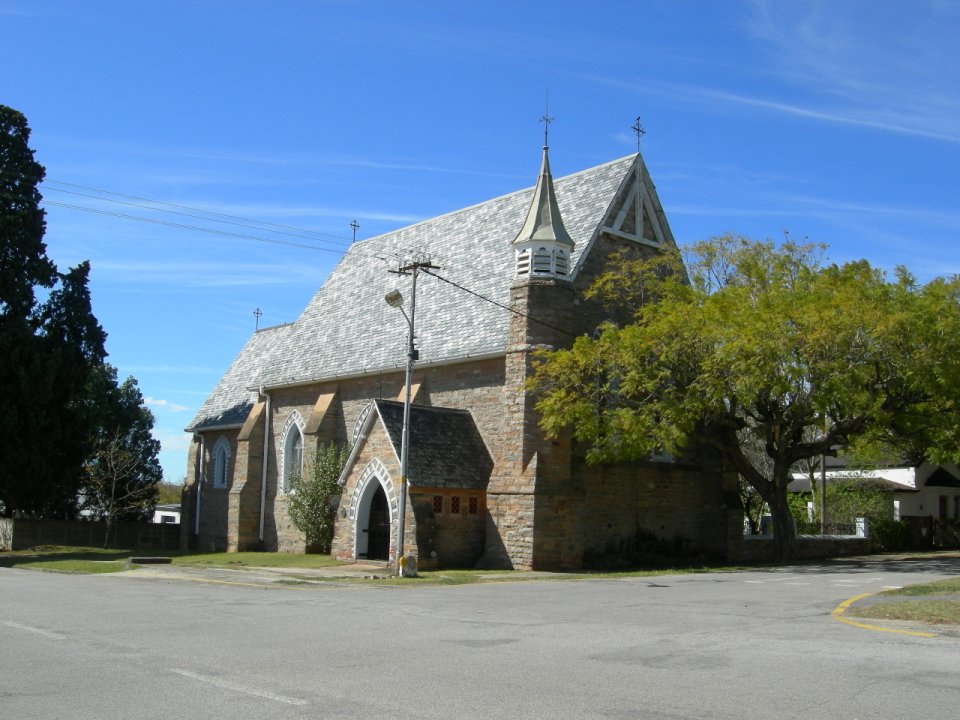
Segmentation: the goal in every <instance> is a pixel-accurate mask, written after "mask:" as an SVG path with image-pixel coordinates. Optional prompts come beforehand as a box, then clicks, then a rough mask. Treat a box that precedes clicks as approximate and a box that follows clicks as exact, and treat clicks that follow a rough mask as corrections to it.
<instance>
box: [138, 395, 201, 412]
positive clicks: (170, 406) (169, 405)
mask: <svg viewBox="0 0 960 720" xmlns="http://www.w3.org/2000/svg"><path fill="white" fill-rule="evenodd" d="M143 401H144V402H145V403H146V404H147V405H149V406H150V407H155V408H160V409H162V410H166V411H167V412H171V413H180V412H185V411H187V410H190V408H188V407H187V406H186V405H178V404H177V403H174V402H170V401H169V400H162V399H159V398H154V397H150V396H147V397H145V398H144V399H143Z"/></svg>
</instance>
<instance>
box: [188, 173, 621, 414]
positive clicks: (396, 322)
mask: <svg viewBox="0 0 960 720" xmlns="http://www.w3.org/2000/svg"><path fill="white" fill-rule="evenodd" d="M636 157H637V156H636V155H631V156H628V157H624V158H621V159H619V160H614V161H612V162H609V163H606V164H604V165H599V166H597V167H594V168H590V169H589V170H583V171H581V172H578V173H575V174H573V175H568V176H566V177H562V178H557V179H556V180H555V181H554V184H555V188H556V195H557V201H558V203H559V206H560V211H561V213H562V216H563V224H564V226H565V227H566V229H567V232H568V233H569V235H570V237H571V238H572V239H573V241H574V243H575V244H576V245H575V247H574V250H573V253H572V258H571V259H572V263H571V267H572V272H571V274H572V275H575V273H576V268H577V264H578V262H579V260H580V257H581V254H582V253H583V251H584V249H585V248H587V247H588V246H589V244H590V240H591V239H592V238H593V236H594V234H595V233H596V232H597V231H598V229H599V227H600V225H601V223H602V222H603V220H604V218H605V216H606V214H607V212H608V208H609V206H610V205H611V203H612V202H613V201H614V200H615V198H616V195H617V191H618V189H619V188H620V185H621V183H622V182H623V181H624V178H625V177H626V176H627V175H628V173H629V172H631V168H632V167H633V163H634V161H635V159H636ZM533 192H534V189H533V188H532V187H530V188H528V189H526V190H522V191H519V192H515V193H512V194H510V195H504V196H502V197H498V198H495V199H493V200H489V201H487V202H484V203H481V204H479V205H474V206H472V207H468V208H465V209H463V210H458V211H456V212H452V213H449V214H447V215H442V216H440V217H437V218H433V219H431V220H426V221H424V222H421V223H417V224H416V225H411V226H409V227H405V228H401V229H400V230H396V231H394V232H390V233H386V234H384V235H379V236H377V237H374V238H370V239H368V240H364V241H362V242H357V243H355V244H354V245H352V246H351V247H350V249H349V250H348V251H347V252H346V254H345V255H344V256H343V257H342V258H341V259H340V262H339V263H338V264H337V266H336V267H335V268H334V269H333V271H332V272H331V273H330V275H329V277H328V278H327V280H326V282H324V284H323V286H322V287H321V288H320V289H319V290H318V291H317V293H316V294H315V295H314V297H313V299H312V300H311V301H310V303H309V304H308V305H307V307H306V309H305V310H304V311H303V313H302V314H301V315H300V317H299V318H298V319H297V321H296V322H295V323H293V325H292V326H290V327H289V328H287V329H285V330H283V331H282V332H278V333H276V335H275V336H271V337H270V341H269V342H266V338H267V336H263V337H258V336H257V335H255V336H254V337H253V338H251V340H250V342H248V343H247V345H246V346H245V347H244V349H243V350H242V351H241V353H240V356H239V357H238V358H237V360H236V361H235V362H234V364H233V365H232V366H231V367H230V370H228V371H227V374H226V375H224V377H223V379H222V380H221V381H220V383H219V384H218V385H217V387H216V389H215V390H214V392H213V394H212V395H211V397H210V398H209V399H208V400H207V401H206V402H205V403H204V405H203V406H202V407H201V408H200V412H198V414H197V416H196V418H195V419H194V421H193V424H192V425H191V426H190V427H189V428H188V429H191V430H192V429H201V428H202V427H204V426H214V425H220V424H225V422H226V420H224V419H223V418H227V417H230V418H233V417H234V416H235V415H238V414H239V412H240V409H241V408H242V403H243V402H247V403H250V402H252V401H253V398H252V396H250V393H249V392H247V391H246V389H247V388H250V387H254V386H261V385H262V386H266V387H268V388H269V387H280V386H283V385H295V384H302V383H308V382H312V381H320V380H325V379H333V378H336V377H337V376H350V375H360V374H364V373H367V372H374V371H377V370H381V369H387V368H394V367H395V368H401V367H403V365H404V363H405V358H406V338H407V325H406V322H405V321H404V319H403V315H402V314H401V313H400V312H399V310H396V309H393V308H390V307H388V306H387V305H386V303H385V302H384V300H383V296H384V294H386V293H387V292H388V291H390V290H392V289H394V288H397V289H399V290H400V291H401V292H402V293H403V295H404V297H405V298H406V300H407V302H409V296H410V278H409V277H404V276H397V275H394V274H391V273H389V272H388V271H389V270H391V269H396V267H397V266H398V265H399V264H400V262H401V261H403V260H408V259H411V258H412V257H413V256H414V255H417V256H427V257H429V258H430V260H432V262H433V263H434V265H438V266H440V270H438V271H436V272H437V274H439V275H441V276H443V277H445V278H447V279H448V280H451V281H452V282H454V283H457V284H458V285H461V286H463V287H466V288H469V289H470V290H471V291H473V292H475V293H478V294H479V295H482V296H484V297H486V298H489V299H491V300H494V301H496V302H498V303H501V304H504V305H506V304H509V301H510V285H511V283H512V282H513V279H514V268H513V263H514V257H513V253H514V249H513V246H512V241H513V239H514V238H515V237H516V235H517V232H518V231H519V229H520V228H521V227H522V226H523V223H524V220H525V218H526V215H527V211H528V209H529V206H530V202H531V199H532V197H533ZM509 320H510V316H509V313H508V312H507V311H506V310H504V309H502V308H499V307H497V306H496V305H494V304H492V303H490V302H486V301H484V300H482V299H480V298H478V297H476V296H474V295H470V294H468V293H466V292H464V291H462V290H459V289H457V288H456V287H454V286H452V285H449V284H447V283H444V282H441V281H440V280H437V279H436V278H432V277H430V276H428V275H424V274H421V275H420V278H419V280H418V284H417V310H416V331H417V346H418V348H419V350H420V363H421V364H424V363H431V362H442V361H449V360H454V359H461V358H468V357H476V356H484V355H493V354H499V353H503V352H504V351H505V349H506V342H507V329H508V325H509ZM246 369H249V370H250V373H249V375H247V376H245V375H244V371H245V370H246ZM248 407H249V405H248Z"/></svg>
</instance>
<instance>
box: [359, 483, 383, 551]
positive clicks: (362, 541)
mask: <svg viewBox="0 0 960 720" xmlns="http://www.w3.org/2000/svg"><path fill="white" fill-rule="evenodd" d="M356 517H357V545H356V548H357V558H358V559H361V558H365V559H367V560H389V559H390V503H389V501H388V500H387V493H386V492H385V491H384V489H383V485H381V484H380V483H379V481H378V480H377V479H376V478H375V477H374V478H371V480H370V482H369V483H368V484H367V487H366V489H365V490H364V492H363V497H362V498H361V500H360V503H359V505H358V507H357V515H356Z"/></svg>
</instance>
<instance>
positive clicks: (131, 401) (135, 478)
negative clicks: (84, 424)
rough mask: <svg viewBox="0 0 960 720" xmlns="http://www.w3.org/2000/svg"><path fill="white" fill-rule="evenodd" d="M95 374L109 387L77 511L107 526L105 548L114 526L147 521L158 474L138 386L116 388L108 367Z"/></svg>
mask: <svg viewBox="0 0 960 720" xmlns="http://www.w3.org/2000/svg"><path fill="white" fill-rule="evenodd" d="M100 374H101V375H103V376H105V377H103V378H101V379H102V380H103V381H104V382H105V383H106V384H108V385H110V384H112V385H113V387H112V389H111V390H110V391H109V393H108V394H107V400H106V402H105V403H104V404H103V405H102V406H101V408H102V412H103V414H102V415H101V417H100V418H99V420H100V422H99V425H98V432H97V442H96V447H95V450H94V452H93V453H92V454H91V455H90V456H89V458H88V459H87V461H86V462H85V463H84V465H83V487H82V491H81V496H82V508H83V509H84V510H86V511H87V512H89V513H90V514H91V515H93V516H94V517H98V518H102V519H103V520H105V521H106V523H107V534H106V541H105V542H106V543H109V542H110V541H111V539H112V537H113V530H114V527H115V523H116V521H118V520H147V519H149V517H150V515H151V513H152V512H153V508H154V506H155V505H156V502H157V486H158V485H159V483H160V481H161V480H162V479H163V470H162V468H161V467H160V460H159V458H158V454H159V452H160V443H159V441H157V440H155V439H154V438H153V436H152V435H151V431H152V430H153V422H154V418H153V413H151V412H150V410H149V408H147V407H146V405H145V404H144V402H143V395H141V393H140V388H139V387H137V381H136V380H135V379H134V378H132V377H128V378H127V379H126V380H124V382H123V383H122V384H121V385H119V386H117V385H116V370H115V369H114V368H113V367H111V366H109V365H104V367H103V369H102V370H101V371H100ZM105 547H106V545H105Z"/></svg>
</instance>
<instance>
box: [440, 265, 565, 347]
mask: <svg viewBox="0 0 960 720" xmlns="http://www.w3.org/2000/svg"><path fill="white" fill-rule="evenodd" d="M423 272H424V273H425V274H427V275H430V276H431V277H435V278H436V279H437V280H440V281H441V282H445V283H447V284H448V285H452V286H453V287H455V288H457V289H458V290H462V291H463V292H465V293H468V294H470V295H473V296H474V297H476V298H479V299H480V300H483V301H485V302H488V303H490V304H491V305H496V306H497V307H498V308H502V309H503V310H506V311H507V312H510V313H513V314H514V315H517V316H518V317H522V318H526V319H527V320H532V321H533V322H535V323H538V324H539V325H543V326H544V327H547V328H550V329H551V330H556V331H557V332H560V333H563V334H564V335H568V336H569V337H577V335H576V333H572V332H570V331H569V330H565V329H564V328H562V327H557V326H556V325H552V324H550V323H548V322H547V321H546V320H541V319H540V318H538V317H536V316H534V315H528V314H527V313H523V312H520V311H519V310H515V309H514V308H512V307H510V306H509V305H504V304H503V303H501V302H497V301H496V300H494V299H492V298H488V297H487V296H485V295H481V294H480V293H478V292H476V291H475V290H471V289H470V288H466V287H464V286H463V285H460V284H459V283H456V282H454V281H453V280H450V279H448V278H445V277H443V276H442V275H438V274H437V273H435V272H431V271H430V270H427V269H424V270H423Z"/></svg>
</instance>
